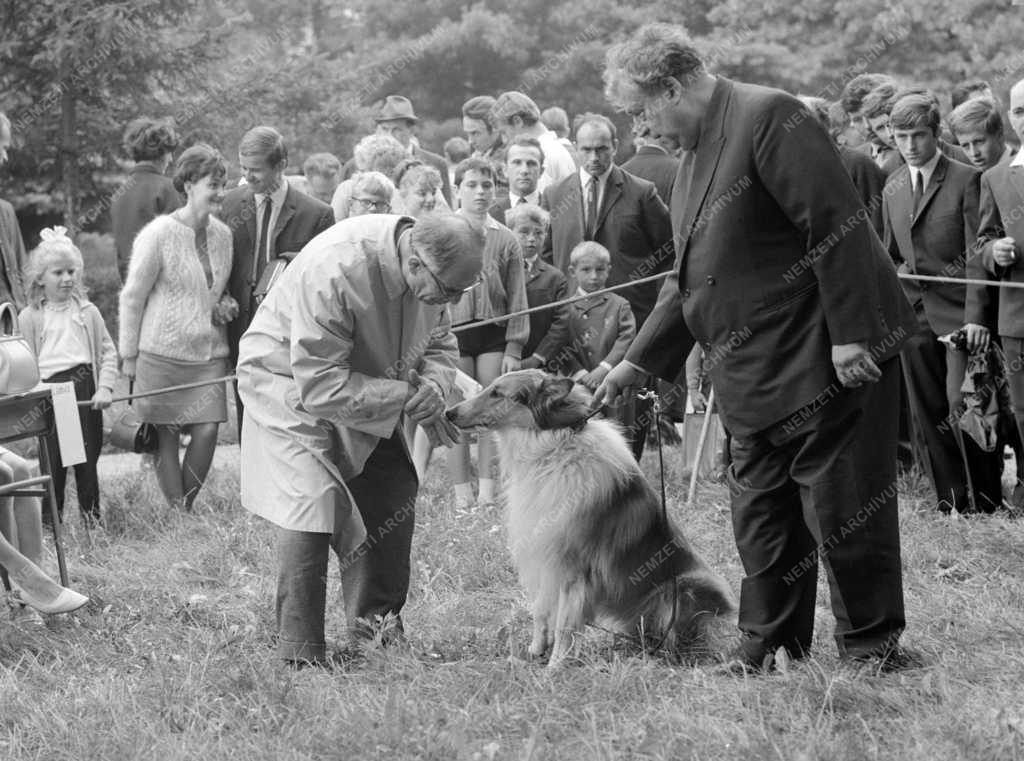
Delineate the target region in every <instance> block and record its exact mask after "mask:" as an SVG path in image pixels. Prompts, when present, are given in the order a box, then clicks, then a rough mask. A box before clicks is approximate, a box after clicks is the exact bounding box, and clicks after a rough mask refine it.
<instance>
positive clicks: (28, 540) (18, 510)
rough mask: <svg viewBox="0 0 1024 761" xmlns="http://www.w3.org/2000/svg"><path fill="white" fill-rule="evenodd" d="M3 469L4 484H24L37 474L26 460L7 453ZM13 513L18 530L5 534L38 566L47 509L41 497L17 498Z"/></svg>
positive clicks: (1, 460)
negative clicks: (44, 513) (16, 482)
mask: <svg viewBox="0 0 1024 761" xmlns="http://www.w3.org/2000/svg"><path fill="white" fill-rule="evenodd" d="M0 463H2V466H3V472H2V475H0V478H3V479H4V480H3V481H2V482H3V483H8V484H9V483H11V482H12V481H23V480H25V479H26V478H32V476H34V475H35V469H34V468H32V466H30V465H29V464H28V462H26V461H25V459H24V458H22V457H19V456H18V455H16V454H14V452H10V451H5V452H3V453H0ZM7 501H9V502H12V503H13V504H12V507H11V512H12V514H13V518H14V531H13V533H12V534H8V533H7V532H4V535H5V536H7V538H8V539H10V540H11V542H12V543H13V544H14V546H15V547H17V548H18V551H19V552H20V553H21V554H22V555H24V556H25V557H27V558H28V559H29V560H31V561H32V562H33V563H35V564H37V565H38V564H39V563H40V562H42V559H43V509H42V502H41V500H40V499H39V498H38V497H14V498H13V499H11V500H7Z"/></svg>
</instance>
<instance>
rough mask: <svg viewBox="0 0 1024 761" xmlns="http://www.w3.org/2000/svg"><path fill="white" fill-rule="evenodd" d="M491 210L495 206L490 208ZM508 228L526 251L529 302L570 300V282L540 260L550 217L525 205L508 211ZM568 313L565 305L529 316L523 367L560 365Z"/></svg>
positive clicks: (536, 303)
mask: <svg viewBox="0 0 1024 761" xmlns="http://www.w3.org/2000/svg"><path fill="white" fill-rule="evenodd" d="M491 208H492V211H493V208H494V207H491ZM505 225H506V226H507V227H508V228H509V229H510V230H511V231H512V233H513V234H514V235H515V236H516V239H517V240H518V241H519V246H520V248H522V250H523V265H524V267H525V268H526V301H527V303H528V304H529V306H530V307H539V306H543V305H545V304H551V303H553V302H555V301H562V300H563V299H566V298H568V297H569V281H568V280H567V279H566V277H565V275H563V274H562V273H561V271H559V270H558V269H556V268H555V267H552V266H551V265H550V264H548V263H547V262H545V261H544V260H542V259H541V258H540V252H541V249H542V248H543V247H544V238H545V236H546V235H547V233H548V227H549V226H550V225H551V216H550V215H549V214H548V213H547V212H546V211H545V210H544V209H542V208H541V207H540V206H537V205H535V204H532V203H522V204H517V205H515V206H513V207H512V208H511V209H509V210H508V211H506V212H505ZM568 331H569V311H568V307H567V306H566V305H564V304H563V305H562V306H560V307H555V308H553V309H545V310H542V311H539V312H531V313H530V339H529V341H527V343H526V346H524V347H523V363H522V368H523V369H524V370H525V369H530V368H539V367H542V366H544V365H549V366H550V367H551V369H552V370H554V369H555V368H556V367H557V365H558V357H559V352H561V351H562V348H563V347H564V346H565V344H566V342H567V341H568Z"/></svg>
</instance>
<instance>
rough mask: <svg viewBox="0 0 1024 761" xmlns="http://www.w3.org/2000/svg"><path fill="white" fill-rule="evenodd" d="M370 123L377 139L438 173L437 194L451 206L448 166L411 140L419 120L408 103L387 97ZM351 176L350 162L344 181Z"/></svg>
mask: <svg viewBox="0 0 1024 761" xmlns="http://www.w3.org/2000/svg"><path fill="white" fill-rule="evenodd" d="M374 121H375V122H377V134H378V135H391V137H393V138H395V139H396V140H397V141H398V142H400V143H401V144H402V145H403V146H405V149H406V150H407V151H408V152H409V155H410V156H411V157H413V158H417V159H419V160H420V161H422V162H423V163H424V164H429V165H430V166H432V167H434V168H435V169H436V170H437V171H438V172H439V173H440V175H441V192H442V193H443V194H444V200H445V201H446V202H447V203H448V205H449V206H451V203H452V187H451V184H450V183H449V182H448V165H447V164H446V163H444V159H443V158H442V157H441V156H438V155H437V154H436V153H431V152H430V151H426V150H423V148H421V147H420V146H419V143H418V142H417V141H416V140H415V139H414V137H413V134H412V130H413V126H414V125H415V124H416V122H418V121H419V118H418V117H417V116H416V112H415V111H413V109H412V101H410V100H409V99H408V98H406V97H404V96H402V95H389V96H388V97H386V98H385V99H384V102H383V104H382V105H381V107H380V110H379V111H378V112H377V115H376V116H375V117H374ZM355 172H356V162H355V159H354V158H352V159H349V160H348V162H347V163H346V164H345V178H346V179H348V178H349V177H351V176H352V175H353V174H355Z"/></svg>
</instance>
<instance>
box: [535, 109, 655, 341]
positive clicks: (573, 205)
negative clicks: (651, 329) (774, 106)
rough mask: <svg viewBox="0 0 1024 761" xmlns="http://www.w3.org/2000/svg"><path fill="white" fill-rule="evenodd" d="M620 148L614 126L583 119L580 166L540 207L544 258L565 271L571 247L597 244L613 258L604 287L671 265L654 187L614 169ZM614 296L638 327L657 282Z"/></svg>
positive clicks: (547, 194)
mask: <svg viewBox="0 0 1024 761" xmlns="http://www.w3.org/2000/svg"><path fill="white" fill-rule="evenodd" d="M617 148H618V139H617V132H616V129H615V125H614V124H612V122H611V120H610V119H608V118H607V117H604V116H601V115H599V114H584V115H583V116H582V117H580V119H579V122H578V124H577V126H576V151H577V154H578V155H579V158H580V162H581V164H582V165H581V167H580V169H579V171H578V172H574V173H573V174H571V175H570V176H569V177H566V178H565V179H564V180H562V181H561V182H559V183H557V184H555V185H553V186H551V187H548V188H546V189H545V190H544V191H543V193H542V196H541V198H542V202H541V205H542V206H543V207H544V208H545V209H547V210H548V213H550V214H551V235H550V237H549V239H548V241H547V243H546V246H545V252H544V258H545V259H547V260H548V261H550V262H551V263H552V264H554V265H555V267H557V268H558V269H560V270H561V271H562V272H564V273H566V274H568V273H569V254H571V253H572V250H573V248H575V247H576V244H578V243H580V242H582V241H585V240H596V241H597V242H598V243H600V244H601V245H602V246H604V247H605V248H607V249H608V251H609V252H610V253H611V255H612V270H611V273H610V274H609V276H608V285H619V284H620V283H628V282H629V281H631V280H638V279H640V278H644V277H648V276H650V275H654V274H656V273H658V272H665V271H666V270H668V269H670V268H671V267H672V260H673V259H674V258H675V249H674V248H673V246H672V222H671V219H670V218H669V212H668V207H667V206H666V205H665V203H664V202H663V201H662V200H661V198H659V197H658V190H657V188H655V187H654V183H652V182H648V181H647V180H642V179H640V178H639V177H635V176H633V175H631V174H629V173H628V172H625V171H623V170H622V169H620V168H619V167H617V166H615V165H614V164H612V158H613V157H614V156H615V151H616V149H617ZM617 293H618V294H619V295H620V296H622V297H623V298H625V299H626V300H627V301H628V302H629V305H630V307H632V309H633V315H634V317H636V322H637V325H638V326H639V325H642V324H643V322H644V320H646V319H647V315H649V314H650V312H651V309H652V308H653V307H654V302H655V301H656V300H657V297H658V283H644V284H642V285H635V286H631V287H629V288H623V289H622V290H621V291H617Z"/></svg>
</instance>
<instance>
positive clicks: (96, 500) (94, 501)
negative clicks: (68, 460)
mask: <svg viewBox="0 0 1024 761" xmlns="http://www.w3.org/2000/svg"><path fill="white" fill-rule="evenodd" d="M45 382H46V383H68V382H71V383H74V384H75V398H76V399H77V400H78V401H80V402H84V401H88V400H90V399H92V397H93V395H94V394H95V393H96V382H95V380H94V379H93V377H92V365H78V366H77V367H72V368H71V369H70V370H64V371H62V372H59V373H57V374H56V375H52V376H50V377H49V378H46V379H45ZM78 419H79V420H80V421H81V423H82V439H83V441H84V443H85V462H83V463H80V464H78V465H75V466H74V468H75V488H76V489H77V491H78V507H79V508H80V509H81V511H82V515H83V516H85V517H86V518H87V519H95V518H99V517H100V482H99V477H98V476H97V475H96V462H97V461H98V460H99V459H100V450H101V449H102V448H103V413H102V412H100V411H99V410H94V409H93V408H92V407H79V408H78ZM46 453H47V455H49V458H50V469H51V470H52V471H53V473H52V474H51V475H52V476H53V491H54V493H56V495H57V512H58V514H59V515H60V516H61V519H63V518H64V489H65V487H66V486H67V480H68V469H67V468H66V467H65V466H64V463H63V461H62V460H61V459H60V444H59V443H58V442H57V432H56V431H52V432H51V433H50V434H49V435H48V436H47V437H46Z"/></svg>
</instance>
